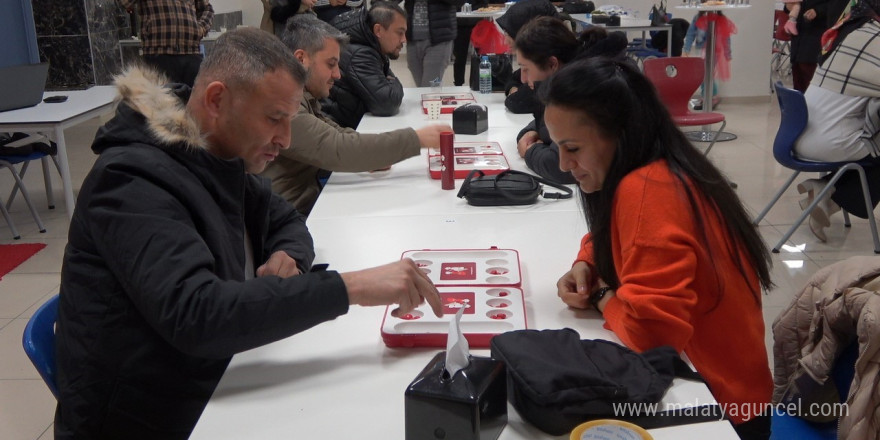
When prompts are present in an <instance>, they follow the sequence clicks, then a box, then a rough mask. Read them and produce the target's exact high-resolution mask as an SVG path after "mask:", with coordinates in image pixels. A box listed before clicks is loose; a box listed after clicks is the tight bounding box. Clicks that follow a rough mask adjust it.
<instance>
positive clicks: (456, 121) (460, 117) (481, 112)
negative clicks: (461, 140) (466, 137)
mask: <svg viewBox="0 0 880 440" xmlns="http://www.w3.org/2000/svg"><path fill="white" fill-rule="evenodd" d="M488 129H489V111H488V110H487V109H486V106H484V105H480V104H465V105H462V106H460V107H458V108H456V109H455V110H453V111H452V131H454V132H456V133H457V134H479V133H482V132H484V131H486V130H488Z"/></svg>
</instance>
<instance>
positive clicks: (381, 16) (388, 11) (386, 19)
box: [368, 1, 406, 29]
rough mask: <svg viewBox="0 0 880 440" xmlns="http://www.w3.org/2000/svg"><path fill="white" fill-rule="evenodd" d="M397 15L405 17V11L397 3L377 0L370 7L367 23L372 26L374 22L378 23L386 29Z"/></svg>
mask: <svg viewBox="0 0 880 440" xmlns="http://www.w3.org/2000/svg"><path fill="white" fill-rule="evenodd" d="M397 15H400V16H401V17H403V18H404V19H405V18H406V11H405V10H404V9H403V8H401V7H400V5H399V4H397V3H393V2H389V1H377V2H374V3H373V6H371V7H370V13H369V17H370V19H369V23H368V24H369V25H370V28H372V27H373V25H374V24H376V23H379V24H380V25H381V26H382V28H383V29H388V27H389V26H391V23H393V22H394V17H395V16H397Z"/></svg>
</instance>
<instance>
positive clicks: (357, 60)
mask: <svg viewBox="0 0 880 440" xmlns="http://www.w3.org/2000/svg"><path fill="white" fill-rule="evenodd" d="M331 24H333V26H336V28H337V29H339V30H340V31H342V32H345V33H346V34H348V36H349V38H350V40H349V44H347V45H346V46H345V48H344V49H343V50H342V54H341V57H340V59H339V69H340V70H341V71H342V78H341V79H339V80H338V81H335V82H334V83H333V88H332V89H330V98H329V99H326V100H324V101H322V102H321V109H322V110H323V111H324V113H326V114H328V115H329V116H330V117H332V118H333V119H334V120H335V121H336V122H337V123H338V124H339V125H341V126H343V127H350V128H357V126H358V124H359V123H360V122H361V117H363V116H364V113H366V112H370V113H372V114H374V115H376V116H392V115H394V114H395V113H397V110H398V109H400V102H401V101H403V85H402V84H401V83H400V80H398V79H397V77H396V76H394V73H393V72H391V68H390V61H389V59H388V57H387V56H385V55H384V54H383V53H382V48H381V47H380V46H379V40H377V39H376V36H375V35H374V34H373V31H372V29H371V26H370V25H369V15H368V12H367V8H360V9H355V10H353V11H350V12H346V13H343V14H341V15H339V16H337V17H336V18H335V19H333V21H332V22H331Z"/></svg>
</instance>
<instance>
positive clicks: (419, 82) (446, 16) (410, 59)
mask: <svg viewBox="0 0 880 440" xmlns="http://www.w3.org/2000/svg"><path fill="white" fill-rule="evenodd" d="M463 4H464V0H404V3H403V6H404V9H406V14H407V18H408V21H407V29H406V40H407V41H408V43H407V47H406V65H407V67H409V71H410V73H412V76H413V81H414V82H415V84H416V87H431V85H432V83H437V84H439V83H440V82H442V81H443V73H444V72H445V71H446V66H448V65H449V60H450V58H451V57H452V42H453V40H455V35H456V32H457V26H458V24H457V23H456V19H455V13H456V12H457V11H458V10H459V9H461V5H463Z"/></svg>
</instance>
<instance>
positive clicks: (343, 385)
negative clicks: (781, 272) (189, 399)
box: [191, 89, 737, 440]
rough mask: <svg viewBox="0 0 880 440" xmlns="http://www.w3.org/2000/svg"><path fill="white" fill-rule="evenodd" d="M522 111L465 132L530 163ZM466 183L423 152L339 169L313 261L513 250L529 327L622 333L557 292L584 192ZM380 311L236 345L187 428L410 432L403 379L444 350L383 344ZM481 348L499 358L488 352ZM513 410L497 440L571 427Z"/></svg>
mask: <svg viewBox="0 0 880 440" xmlns="http://www.w3.org/2000/svg"><path fill="white" fill-rule="evenodd" d="M424 91H426V89H407V91H406V95H405V99H404V103H405V104H407V103H408V104H407V105H406V106H405V108H406V109H410V110H413V109H414V107H412V106H413V104H414V103H415V102H417V101H418V99H417V98H415V97H418V96H419V95H420V93H422V92H424ZM499 95H500V94H499ZM475 96H479V95H478V94H475ZM502 100H503V96H502V97H501V98H499V97H498V96H483V99H482V100H481V101H484V102H486V103H487V106H489V107H490V120H491V116H492V114H493V112H498V113H501V112H505V110H503V108H499V107H498V106H499V105H500V106H502V107H503V104H500V102H501V101H502ZM420 108H421V107H420V104H419V107H418V109H420ZM499 116H501V115H499ZM513 116H519V115H513ZM528 118H529V119H530V116H529V117H528ZM503 119H504V118H501V119H499V120H503ZM512 119H517V118H512ZM414 122H418V123H421V124H424V123H427V122H428V121H427V118H426V117H424V116H423V115H421V113H419V114H418V115H412V114H409V113H405V112H403V111H402V113H401V114H400V115H398V116H395V117H389V118H375V117H372V116H367V117H365V118H364V122H362V125H364V123H366V125H368V126H370V127H372V129H374V130H375V129H378V128H379V127H380V126H387V127H389V128H388V129H390V128H397V127H399V126H401V124H405V125H404V126H407V125H406V124H411V123H414ZM520 122H522V120H518V119H517V124H516V125H509V126H507V127H495V128H490V129H489V130H488V131H487V132H486V133H484V134H481V135H477V136H470V137H468V138H469V139H475V138H482V139H488V140H496V141H498V142H500V143H502V146H503V147H502V148H503V149H504V151H505V155H507V156H508V159H509V160H510V162H511V164H512V166H513V167H514V168H519V169H523V168H525V166H524V163H522V160H521V159H519V157H518V156H517V155H516V150H515V145H513V144H512V141H513V139H514V137H515V135H516V132H518V131H519V128H520ZM526 122H527V121H526ZM490 125H491V124H490ZM458 138H459V137H458V136H457V139H458ZM461 138H464V137H463V136H462V137H461ZM511 152H512V154H511ZM460 184H461V181H460V180H459V181H456V187H459V186H460ZM456 192H457V191H443V190H441V189H440V182H439V180H433V179H430V178H429V177H428V172H427V158H426V156H425V153H423V155H422V156H420V157H415V158H412V159H409V160H407V161H404V162H402V163H399V164H396V165H394V166H393V167H392V169H391V171H389V172H387V173H384V174H383V173H355V174H346V173H334V174H333V175H332V176H331V178H330V181H329V182H328V184H327V186H326V187H325V188H324V190H323V192H322V194H321V196H320V197H319V199H318V202H317V204H316V205H315V207H314V209H313V211H312V213H311V215H310V216H309V219H308V226H309V229H310V230H311V233H312V235H313V237H314V240H315V249H316V254H317V257H316V261H315V262H316V263H329V264H330V270H336V271H340V272H346V271H352V270H358V269H364V268H367V267H372V266H377V265H380V264H384V263H388V262H392V261H396V260H399V259H400V257H401V254H402V253H403V252H405V251H409V250H417V249H456V248H457V249H462V248H464V249H486V248H489V247H491V246H497V247H498V248H502V249H515V250H517V251H518V252H519V257H520V265H521V272H522V279H523V280H522V286H521V288H522V291H523V293H524V299H525V309H526V315H527V318H528V324H529V327H530V328H538V329H546V328H563V327H570V328H573V329H575V330H577V331H578V332H579V333H580V335H581V337H582V338H598V339H608V340H614V341H617V338H616V336H615V335H614V334H613V333H612V332H610V331H608V330H605V329H604V328H603V326H602V323H603V321H602V320H601V318H600V317H599V315H598V314H597V313H596V312H594V311H578V310H573V309H570V308H568V307H566V306H565V305H564V304H563V303H562V302H561V301H560V300H559V299H558V298H557V296H556V287H555V285H556V281H557V279H558V278H559V277H560V276H561V275H562V274H563V273H564V272H565V271H566V270H567V268H568V267H570V265H571V263H572V261H573V259H574V257H575V255H576V253H577V249H578V246H579V243H580V239H581V237H582V236H583V234H584V233H586V231H587V227H586V222H585V220H584V219H583V215H582V214H581V212H580V210H579V209H578V207H577V203H576V202H575V201H574V200H565V201H552V202H550V201H539V202H538V204H536V205H531V206H527V207H472V206H468V205H466V204H465V202H464V201H463V200H460V199H457V198H455V193H456ZM422 307H425V306H422ZM384 313H385V308H384V307H372V308H363V307H352V308H351V309H350V310H349V313H348V314H347V315H345V316H341V317H339V318H338V319H336V320H333V321H330V322H327V323H324V324H321V325H319V326H317V327H315V328H312V329H310V330H308V331H306V332H303V333H302V334H299V335H295V336H292V337H290V338H287V339H284V340H281V341H278V342H276V343H273V344H269V345H267V346H264V347H260V348H257V349H254V350H251V351H248V352H245V353H241V354H238V355H236V356H235V357H234V358H233V360H232V362H231V363H230V366H229V368H228V369H227V371H226V373H225V374H224V376H223V379H222V380H221V382H220V384H219V386H218V388H217V390H216V391H215V393H214V395H213V397H212V398H211V401H210V402H209V404H208V406H207V408H206V409H205V412H204V413H203V414H202V417H201V419H200V420H199V423H198V425H197V426H196V428H195V431H194V432H193V434H192V437H191V438H193V439H237V438H259V439H275V438H308V439H336V438H348V437H357V438H359V439H368V440H386V439H403V438H404V390H405V389H406V387H407V385H409V383H410V382H411V381H412V380H413V379H414V378H415V377H416V375H418V374H419V372H420V371H421V370H422V368H424V367H425V365H427V363H428V362H429V361H430V360H431V358H432V357H433V356H434V355H435V354H436V353H437V352H438V351H440V350H441V349H439V348H406V349H401V348H397V349H395V348H388V347H386V346H385V345H384V344H383V342H382V339H381V334H380V326H381V323H382V318H383V315H384ZM471 353H472V354H474V355H478V356H488V355H489V352H488V350H485V349H474V350H472V351H471ZM664 402H665V403H675V404H685V405H687V404H693V405H702V404H707V403H712V402H714V398H713V397H712V395H711V394H710V393H709V390H708V389H707V388H706V386H705V385H703V384H701V383H695V382H689V381H685V380H679V379H676V380H675V382H674V383H673V386H672V388H670V390H669V391H668V392H667V394H666V396H665V397H664ZM508 418H509V420H508V424H507V426H506V427H505V428H504V430H503V431H502V433H501V435H500V437H499V439H501V440H525V439H550V438H558V439H562V438H567V436H566V437H552V436H548V435H546V434H544V433H542V432H540V431H539V430H537V429H536V428H534V427H533V426H531V425H529V424H527V423H525V422H523V421H522V420H521V418H520V417H519V415H518V414H517V412H516V410H514V409H513V408H512V407H510V406H509V407H508ZM650 432H651V434H652V435H653V436H654V438H655V439H657V440H662V439H706V438H709V437H710V436H711V437H712V438H713V440H722V439H736V438H737V437H736V434H735V433H734V431H733V429H732V428H731V426H730V424H729V423H728V422H725V421H721V422H709V423H701V424H691V425H685V426H679V427H670V428H663V429H654V430H651V431H650Z"/></svg>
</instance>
